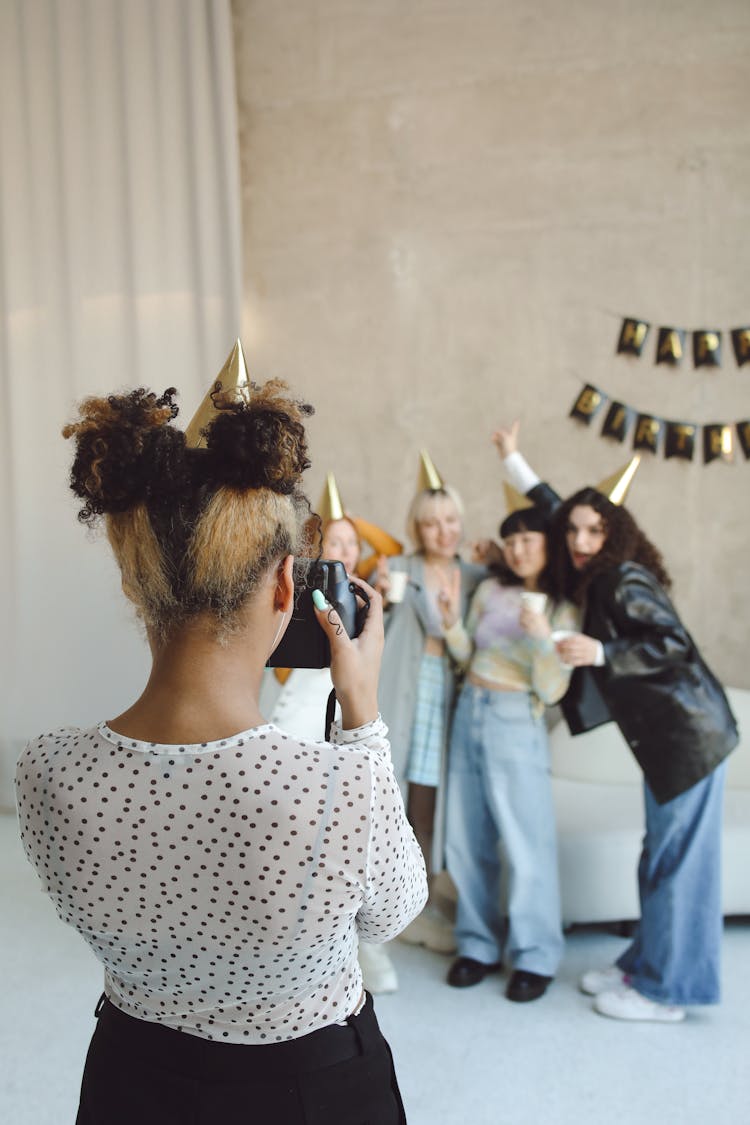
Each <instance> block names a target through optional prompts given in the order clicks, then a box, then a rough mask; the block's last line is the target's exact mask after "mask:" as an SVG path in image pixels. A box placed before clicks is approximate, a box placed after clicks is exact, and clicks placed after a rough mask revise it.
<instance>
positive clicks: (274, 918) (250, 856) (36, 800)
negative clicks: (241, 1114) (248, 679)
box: [16, 719, 426, 1043]
mask: <svg viewBox="0 0 750 1125" xmlns="http://www.w3.org/2000/svg"><path fill="white" fill-rule="evenodd" d="M386 734H387V730H386V727H385V725H384V724H383V722H382V721H381V720H380V719H378V720H377V721H376V722H373V723H368V724H367V725H366V726H363V727H360V728H358V729H357V730H353V731H342V730H341V729H340V728H338V727H334V730H333V735H332V738H333V742H332V743H325V742H311V741H301V740H299V739H297V738H293V737H292V736H290V735H286V734H284V733H283V732H282V731H280V730H279V729H278V728H277V727H275V726H272V725H266V726H260V727H254V728H253V729H252V730H248V731H245V732H243V733H241V734H238V735H235V736H233V737H232V738H227V739H223V740H222V741H221V742H208V743H203V744H201V745H190V746H163V745H157V744H155V743H147V742H137V741H134V740H131V739H127V738H125V737H124V736H123V735H119V734H115V733H114V732H113V731H112V730H110V729H109V727H108V726H107V725H106V723H100V724H99V725H98V726H97V727H94V728H93V729H91V730H77V729H68V730H62V731H59V732H57V733H55V734H47V735H43V736H42V737H41V738H39V739H38V740H36V741H34V742H32V743H30V744H29V745H28V746H27V747H26V749H25V751H24V752H23V754H22V756H21V758H20V760H19V763H18V767H17V771H16V792H17V800H18V809H19V818H20V826H21V835H22V839H23V844H24V848H25V850H26V854H27V856H28V858H29V859H30V861H31V863H32V864H33V865H34V867H35V868H36V870H37V872H38V874H39V877H40V879H41V881H42V884H43V887H44V890H45V891H46V892H47V894H49V896H50V897H51V898H52V900H53V902H54V904H55V907H56V909H57V912H58V914H59V916H60V917H61V918H62V920H63V921H64V922H67V923H69V924H70V925H71V926H73V927H74V928H75V929H76V930H78V932H79V933H80V934H81V936H82V937H83V938H84V939H85V941H86V942H88V944H89V945H90V946H91V948H92V950H93V951H94V953H95V954H96V956H97V957H98V958H99V960H100V961H102V962H103V964H104V967H105V991H106V993H107V995H108V996H109V998H110V999H111V1001H112V1002H113V1003H114V1004H115V1005H116V1006H117V1007H118V1008H121V1009H122V1010H123V1011H125V1012H127V1013H128V1014H130V1015H132V1016H135V1017H137V1018H139V1019H145V1020H153V1021H155V1022H157V1023H161V1024H166V1025H167V1026H169V1027H173V1028H178V1029H180V1030H183V1031H186V1032H189V1033H190V1034H193V1035H198V1036H201V1037H202V1038H205V1039H213V1040H218V1041H223V1042H227V1043H273V1042H277V1041H279V1040H284V1039H294V1038H297V1037H299V1036H301V1035H306V1034H307V1033H308V1032H310V1031H314V1030H316V1029H317V1028H319V1027H323V1026H325V1025H327V1024H330V1023H333V1022H336V1021H340V1020H344V1019H345V1018H346V1017H347V1016H348V1015H349V1014H350V1013H351V1012H352V1011H353V1010H354V1009H355V1008H356V1006H357V1002H358V1000H359V997H360V993H361V989H362V977H361V973H360V969H359V965H358V964H357V944H358V940H357V939H358V935H359V936H361V937H362V938H363V939H364V940H366V941H370V942H382V941H387V940H389V939H390V938H393V937H395V935H396V934H398V933H399V932H400V931H401V930H402V929H403V928H404V927H405V926H406V925H407V924H408V923H409V922H410V921H411V919H412V918H413V917H415V916H416V914H417V913H418V912H419V911H420V910H421V908H422V906H423V904H424V901H425V898H426V879H425V871H424V864H423V861H422V856H421V852H420V850H419V847H418V845H417V843H416V841H415V839H414V835H413V833H412V830H411V828H410V826H409V824H408V822H407V820H406V816H405V813H404V807H403V803H402V800H401V795H400V793H399V790H398V786H397V784H396V781H395V779H394V776H393V770H392V767H391V762H390V748H389V744H388V740H387V738H386Z"/></svg>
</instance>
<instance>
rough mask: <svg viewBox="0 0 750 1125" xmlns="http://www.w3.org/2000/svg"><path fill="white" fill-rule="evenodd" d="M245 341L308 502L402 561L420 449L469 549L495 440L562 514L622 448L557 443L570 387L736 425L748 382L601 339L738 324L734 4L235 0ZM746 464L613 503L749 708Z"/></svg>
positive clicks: (728, 367)
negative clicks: (520, 460) (284, 401)
mask: <svg viewBox="0 0 750 1125" xmlns="http://www.w3.org/2000/svg"><path fill="white" fill-rule="evenodd" d="M234 18H235V32H236V53H237V73H238V91H239V101H240V137H241V158H242V192H243V222H244V271H245V305H244V314H243V337H244V340H245V343H246V345H247V351H248V355H249V358H250V362H251V364H252V366H253V369H254V371H255V373H256V374H257V375H259V376H267V375H272V374H273V375H281V376H284V377H285V378H287V379H289V380H290V381H291V382H292V383H293V384H294V386H295V387H297V388H298V389H299V390H301V391H302V392H303V393H304V394H305V395H306V396H309V398H310V399H311V400H312V401H313V402H314V403H315V405H316V407H317V410H318V414H317V417H316V418H315V419H314V420H313V422H312V425H311V437H312V454H313V458H314V466H313V470H312V472H311V474H310V492H311V495H312V497H313V499H316V498H317V496H318V494H319V491H320V487H321V483H322V479H323V475H324V473H325V471H326V470H329V469H330V470H333V471H334V472H335V473H336V475H337V477H338V479H339V482H340V486H341V489H342V492H343V494H344V499H345V502H346V503H347V505H348V506H349V507H350V508H351V509H352V510H354V511H356V512H358V513H360V514H362V515H364V516H366V517H368V518H370V519H373V520H375V521H378V522H381V523H382V524H384V525H385V526H386V527H388V528H389V529H390V530H391V531H393V532H394V533H396V534H400V533H401V531H402V528H403V518H404V513H405V510H406V507H407V504H408V501H409V499H410V497H411V495H412V492H413V488H414V482H415V477H416V469H417V449H418V448H419V447H420V446H422V445H425V446H427V448H428V449H429V450H430V451H431V453H432V455H433V457H434V460H435V461H436V463H437V464H438V467H439V468H440V470H441V471H442V472H443V474H444V476H445V477H446V478H447V479H448V480H449V481H450V482H451V483H453V484H455V485H456V486H457V487H458V488H459V490H460V491H461V492H462V494H463V495H464V497H465V499H466V504H467V531H468V534H469V535H471V536H474V535H479V534H485V533H491V532H492V531H493V530H494V528H495V527H496V524H497V521H498V517H499V516H501V515H502V498H501V492H500V488H499V476H498V472H497V462H496V457H495V453H494V450H493V449H492V447H491V446H490V443H489V433H490V431H491V429H492V427H493V426H494V425H495V424H496V423H497V422H499V421H501V420H504V419H506V420H507V419H510V418H512V417H514V416H516V415H518V416H520V417H521V418H522V421H523V437H524V441H523V447H524V449H525V451H526V452H527V454H528V456H529V459H530V460H531V462H532V463H533V464H534V465H535V466H536V467H537V468H538V469H539V471H540V472H542V474H543V475H546V476H548V477H550V478H551V479H552V480H553V481H554V482H556V483H557V485H558V486H559V488H560V489H561V490H562V491H571V490H573V489H574V488H576V487H577V486H579V485H581V484H583V483H586V482H590V481H593V480H599V479H601V478H602V477H604V476H606V475H607V474H608V473H609V472H611V471H613V470H614V469H615V468H617V467H618V466H619V465H620V464H622V463H624V462H625V461H626V460H627V457H628V455H629V453H628V450H627V449H626V448H623V447H622V446H618V445H616V444H612V443H611V442H609V441H606V440H604V439H602V438H601V437H600V436H599V433H598V426H596V427H595V428H593V429H592V430H586V429H583V428H581V427H580V426H578V425H577V424H575V423H574V422H573V421H571V420H570V419H568V417H567V413H568V410H569V408H570V406H571V404H572V402H573V399H574V398H575V396H576V394H577V392H578V389H579V387H580V385H581V381H582V380H591V381H592V382H594V383H596V384H597V385H599V386H601V387H602V389H604V390H605V391H607V392H608V393H609V394H611V395H612V396H613V397H615V398H620V399H624V400H625V401H626V402H628V403H630V404H631V405H633V406H635V407H637V408H639V409H642V410H650V411H652V412H654V413H655V414H658V415H660V416H662V417H667V418H671V419H675V420H690V421H696V422H714V421H734V420H736V419H739V418H747V417H748V416H750V367H745V368H744V369H738V368H737V367H736V366H735V363H734V359H733V357H732V356H731V347H730V345H729V341H728V340H725V360H724V366H723V368H722V369H721V370H720V371H717V372H708V373H704V372H701V371H696V370H694V369H693V367H692V364H691V363H689V362H688V363H686V365H685V366H684V368H683V369H682V370H679V371H671V370H669V369H667V368H664V367H655V366H654V365H653V348H652V347H649V346H647V352H648V354H647V356H646V357H644V358H643V359H642V360H640V361H637V362H628V361H626V360H624V359H622V358H621V357H616V356H615V355H614V348H615V343H616V338H617V332H618V329H619V320H618V316H619V315H621V314H624V315H635V316H641V317H643V318H645V319H649V320H651V321H652V322H653V323H655V324H677V325H680V326H685V327H688V328H701V327H714V326H718V327H723V328H725V329H726V328H729V327H733V326H737V325H739V324H746V323H748V322H749V321H750V288H749V287H748V278H749V277H750V269H749V267H750V261H748V259H749V257H750V249H749V245H750V244H749V242H748V238H747V225H748V218H749V217H750V194H749V192H748V183H749V182H750V134H749V132H748V113H747V111H748V104H749V98H750V79H749V77H748V75H749V73H750V72H749V70H748V61H747V60H748V48H749V47H750V6H749V5H748V4H747V2H746V0H716V2H715V3H713V4H710V5H709V4H705V3H704V2H703V0H681V2H676V0H665V2H661V3H658V4H655V3H653V0H627V2H625V0H619V2H617V0H572V2H571V3H568V4H563V3H560V2H557V0H536V2H535V3H533V4H529V3H522V2H521V0H516V2H515V3H510V2H505V3H503V2H501V0H494V2H492V0H406V2H405V0H370V2H367V0H359V2H357V0H283V3H278V0H234ZM749 485H750V462H745V461H744V459H743V458H742V455H741V454H739V455H738V460H737V462H736V463H735V464H734V465H725V464H721V463H717V464H713V465H710V466H704V465H703V464H702V462H701V460H700V459H697V460H696V461H695V462H694V463H693V464H688V463H683V462H675V461H665V460H664V459H663V458H661V457H660V458H658V459H654V458H651V457H649V456H647V457H646V458H645V463H644V464H643V466H642V468H641V470H640V473H639V477H638V479H637V482H636V484H635V485H634V487H633V490H632V492H631V499H630V504H631V507H632V510H633V511H634V513H635V514H636V516H637V518H638V519H639V520H640V521H641V522H642V524H643V526H644V527H645V529H646V530H647V531H648V532H649V533H650V534H651V535H652V536H653V538H654V539H655V540H656V541H657V543H658V544H659V545H660V546H661V547H662V549H663V550H664V553H665V556H666V558H667V561H668V564H669V566H670V567H671V569H672V571H673V573H674V576H675V579H676V587H675V594H676V600H677V603H678V605H679V607H680V610H681V611H682V613H683V616H684V618H685V620H686V622H687V623H688V624H689V626H690V627H691V628H692V630H693V632H694V633H695V635H696V637H697V639H698V640H699V643H700V644H701V645H702V647H703V649H704V651H705V653H706V655H707V657H708V658H709V660H710V661H711V662H712V663H713V664H714V666H715V667H716V669H717V671H718V672H719V674H720V675H722V676H723V677H724V678H725V679H726V681H727V682H730V683H733V684H737V685H740V686H745V687H750V661H749V660H748V659H747V656H746V651H747V636H748V628H747V623H748V611H747V607H746V604H745V599H746V586H747V583H746V581H745V577H746V574H747V558H748V547H749V546H750V534H749V533H748V500H747V497H748V486H749Z"/></svg>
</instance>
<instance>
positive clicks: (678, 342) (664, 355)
mask: <svg viewBox="0 0 750 1125" xmlns="http://www.w3.org/2000/svg"><path fill="white" fill-rule="evenodd" d="M684 344H685V332H684V329H682V328H660V329H659V339H658V341H657V344H656V362H657V363H671V364H672V366H673V367H676V366H677V364H678V363H680V362H681V361H682V355H683V351H684Z"/></svg>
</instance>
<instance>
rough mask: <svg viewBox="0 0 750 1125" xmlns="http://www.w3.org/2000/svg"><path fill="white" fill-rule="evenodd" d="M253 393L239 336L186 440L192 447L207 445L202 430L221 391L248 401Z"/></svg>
mask: <svg viewBox="0 0 750 1125" xmlns="http://www.w3.org/2000/svg"><path fill="white" fill-rule="evenodd" d="M251 393H252V383H251V382H250V376H249V375H248V373H247V363H246V362H245V353H244V352H243V350H242V344H241V343H240V340H239V337H238V338H237V340H235V343H234V347H233V348H232V350H231V352H230V353H229V355H228V356H227V361H226V363H225V364H224V366H223V367H222V369H221V371H220V372H219V374H218V375H217V376H216V378H215V379H214V380H213V382H212V383H211V389H210V390H209V392H208V394H207V395H206V397H205V398H204V399H203V402H202V403H201V404H200V406H199V407H198V409H197V410H196V412H195V414H194V415H193V417H192V418H191V419H190V422H189V423H188V425H187V427H186V429H185V444H186V445H187V446H188V447H189V448H191V449H200V448H202V447H203V446H205V444H206V439H205V437H204V435H203V431H204V430H205V429H206V427H207V426H208V425H209V424H210V422H212V421H213V419H214V417H215V416H216V413H217V407H216V401H215V400H216V397H217V395H218V394H221V395H222V396H226V397H227V398H234V399H235V400H236V401H242V402H249V401H250V395H251Z"/></svg>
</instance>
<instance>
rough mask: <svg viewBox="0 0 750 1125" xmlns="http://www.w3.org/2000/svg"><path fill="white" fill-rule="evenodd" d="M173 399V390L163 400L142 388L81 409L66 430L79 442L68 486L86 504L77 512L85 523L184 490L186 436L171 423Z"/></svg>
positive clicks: (66, 434)
mask: <svg viewBox="0 0 750 1125" xmlns="http://www.w3.org/2000/svg"><path fill="white" fill-rule="evenodd" d="M175 394H176V391H175V389H174V387H170V388H169V389H168V390H166V391H165V392H164V394H163V395H161V397H157V396H156V395H155V394H154V393H153V392H152V391H149V390H147V389H146V388H145V387H140V388H138V390H135V391H132V392H131V393H130V394H127V395H108V396H107V397H106V398H88V399H86V400H85V401H84V402H83V403H82V404H81V407H80V418H79V420H78V421H76V422H72V423H71V424H70V425H68V426H66V427H65V429H64V430H63V437H66V438H69V437H75V439H76V455H75V459H74V461H73V467H72V469H71V473H70V487H71V489H72V490H73V492H74V493H75V495H76V496H79V497H80V498H81V499H82V500H83V501H84V506H83V508H81V510H80V512H79V513H78V518H79V519H80V520H81V521H82V522H83V523H90V522H92V521H94V520H95V519H96V517H97V516H99V515H102V514H103V513H115V512H124V511H126V510H127V509H129V508H131V507H133V506H134V505H135V504H138V503H141V502H144V501H149V500H152V499H158V500H159V501H161V500H164V499H165V498H166V497H167V496H168V495H169V494H174V492H175V491H176V490H178V489H180V488H181V487H182V486H183V485H184V483H185V481H186V479H187V475H188V470H187V465H186V458H185V436H184V434H183V433H182V432H181V431H180V430H178V429H177V428H176V427H174V426H170V425H169V424H168V423H169V422H171V421H172V419H173V418H175V417H176V416H177V409H178V408H177V405H176V404H175V402H174V401H173V400H174V395H175Z"/></svg>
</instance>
